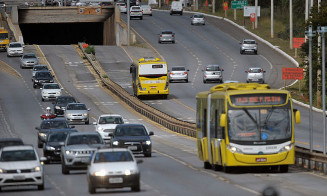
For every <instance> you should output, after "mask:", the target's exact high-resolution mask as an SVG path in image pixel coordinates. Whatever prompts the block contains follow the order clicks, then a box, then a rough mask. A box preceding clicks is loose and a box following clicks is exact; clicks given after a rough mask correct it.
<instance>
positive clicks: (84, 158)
mask: <svg viewBox="0 0 327 196" xmlns="http://www.w3.org/2000/svg"><path fill="white" fill-rule="evenodd" d="M81 161H82V162H83V163H87V162H89V161H90V158H89V157H83V158H82V160H81Z"/></svg>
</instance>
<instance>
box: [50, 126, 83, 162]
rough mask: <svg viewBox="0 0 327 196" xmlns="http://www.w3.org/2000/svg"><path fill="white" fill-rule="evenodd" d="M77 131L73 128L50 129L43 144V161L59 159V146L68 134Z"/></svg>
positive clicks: (63, 142)
mask: <svg viewBox="0 0 327 196" xmlns="http://www.w3.org/2000/svg"><path fill="white" fill-rule="evenodd" d="M72 132H78V131H77V130H75V129H50V130H49V132H48V134H47V137H46V140H45V142H44V144H43V156H44V157H46V158H47V161H46V162H45V163H50V162H51V161H60V153H61V146H63V145H64V144H65V140H66V138H67V136H68V134H70V133H72Z"/></svg>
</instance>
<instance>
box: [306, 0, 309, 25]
mask: <svg viewBox="0 0 327 196" xmlns="http://www.w3.org/2000/svg"><path fill="white" fill-rule="evenodd" d="M308 19H309V0H305V21H307V20H308Z"/></svg>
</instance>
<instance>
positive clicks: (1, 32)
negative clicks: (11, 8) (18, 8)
mask: <svg viewBox="0 0 327 196" xmlns="http://www.w3.org/2000/svg"><path fill="white" fill-rule="evenodd" d="M0 3H1V2H0ZM2 3H3V4H2V5H5V4H4V2H2ZM0 6H1V4H0ZM9 41H10V40H9V33H8V31H7V30H6V29H5V28H4V27H0V49H2V50H4V51H6V50H7V47H8V44H9Z"/></svg>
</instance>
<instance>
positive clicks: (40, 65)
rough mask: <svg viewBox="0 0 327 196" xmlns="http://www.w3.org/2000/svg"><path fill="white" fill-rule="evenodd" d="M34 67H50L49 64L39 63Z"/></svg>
mask: <svg viewBox="0 0 327 196" xmlns="http://www.w3.org/2000/svg"><path fill="white" fill-rule="evenodd" d="M34 67H48V66H47V65H45V64H37V65H34Z"/></svg>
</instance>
